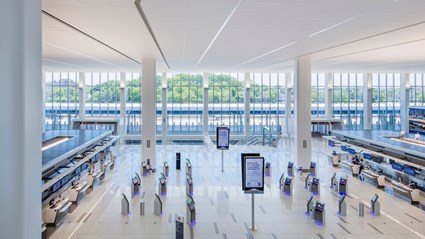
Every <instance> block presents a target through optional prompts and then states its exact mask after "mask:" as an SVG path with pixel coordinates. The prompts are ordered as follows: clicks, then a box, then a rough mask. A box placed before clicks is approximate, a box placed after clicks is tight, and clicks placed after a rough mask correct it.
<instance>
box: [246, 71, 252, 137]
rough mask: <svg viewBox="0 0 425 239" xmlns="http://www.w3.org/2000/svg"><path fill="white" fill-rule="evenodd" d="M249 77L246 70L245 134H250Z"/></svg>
mask: <svg viewBox="0 0 425 239" xmlns="http://www.w3.org/2000/svg"><path fill="white" fill-rule="evenodd" d="M250 107H251V77H250V74H249V73H248V72H247V73H245V136H246V137H248V136H250V135H251V122H250V119H251V111H250Z"/></svg>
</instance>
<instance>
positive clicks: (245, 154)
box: [241, 153, 260, 190]
mask: <svg viewBox="0 0 425 239" xmlns="http://www.w3.org/2000/svg"><path fill="white" fill-rule="evenodd" d="M247 156H260V154H259V153H241V162H242V182H245V175H244V171H245V168H244V167H245V165H244V164H243V160H244V158H245V157H247ZM242 190H245V185H244V184H243V183H242Z"/></svg>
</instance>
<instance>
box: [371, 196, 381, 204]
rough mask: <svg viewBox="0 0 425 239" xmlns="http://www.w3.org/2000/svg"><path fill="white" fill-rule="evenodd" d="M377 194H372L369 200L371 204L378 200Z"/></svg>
mask: <svg viewBox="0 0 425 239" xmlns="http://www.w3.org/2000/svg"><path fill="white" fill-rule="evenodd" d="M378 198H379V196H378V194H375V195H373V197H372V200H370V201H371V202H372V204H375V202H376V201H377V200H378Z"/></svg>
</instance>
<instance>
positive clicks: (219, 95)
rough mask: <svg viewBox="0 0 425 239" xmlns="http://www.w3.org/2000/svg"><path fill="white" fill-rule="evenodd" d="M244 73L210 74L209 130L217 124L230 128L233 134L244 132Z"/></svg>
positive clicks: (213, 131)
mask: <svg viewBox="0 0 425 239" xmlns="http://www.w3.org/2000/svg"><path fill="white" fill-rule="evenodd" d="M243 118H244V75H243V74H242V73H220V74H210V75H209V77H208V132H209V134H210V135H214V134H215V131H216V127H217V126H226V127H229V128H230V132H231V134H233V135H242V134H243V133H244V121H243Z"/></svg>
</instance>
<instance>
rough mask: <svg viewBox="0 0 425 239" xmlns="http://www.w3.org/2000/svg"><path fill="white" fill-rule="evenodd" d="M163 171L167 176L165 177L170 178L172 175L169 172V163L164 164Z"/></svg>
mask: <svg viewBox="0 0 425 239" xmlns="http://www.w3.org/2000/svg"><path fill="white" fill-rule="evenodd" d="M162 171H163V173H164V174H165V176H167V177H168V174H169V173H170V172H169V171H170V170H169V167H168V163H167V161H165V162H164V166H163V167H162Z"/></svg>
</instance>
